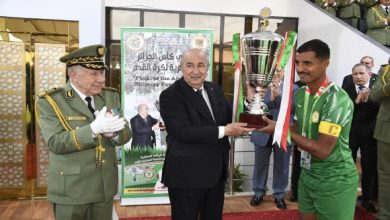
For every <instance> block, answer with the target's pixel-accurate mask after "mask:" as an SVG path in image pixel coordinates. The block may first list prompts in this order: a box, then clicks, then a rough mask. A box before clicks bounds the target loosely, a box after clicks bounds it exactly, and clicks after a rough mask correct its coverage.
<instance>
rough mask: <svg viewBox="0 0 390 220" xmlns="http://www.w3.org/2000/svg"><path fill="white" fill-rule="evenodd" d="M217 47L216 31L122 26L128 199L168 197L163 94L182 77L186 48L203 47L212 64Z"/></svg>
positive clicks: (124, 177) (124, 184) (124, 169)
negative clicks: (129, 133)
mask: <svg viewBox="0 0 390 220" xmlns="http://www.w3.org/2000/svg"><path fill="white" fill-rule="evenodd" d="M212 47H213V32H212V30H198V29H165V28H139V27H137V28H121V56H122V60H121V64H122V75H121V87H122V89H121V91H122V105H123V110H124V115H125V118H126V119H127V120H128V121H129V122H130V126H131V129H132V131H133V138H132V139H131V140H130V142H129V143H127V144H126V145H125V146H123V149H122V151H121V162H122V182H121V183H122V187H121V188H122V190H121V192H122V193H121V194H122V198H145V197H158V196H167V192H168V191H167V189H166V188H165V187H164V186H163V185H162V184H161V182H160V180H161V170H162V165H163V162H164V157H165V150H166V148H167V146H166V142H165V137H166V136H167V132H166V130H165V126H164V122H163V121H162V119H161V117H160V112H159V96H160V93H161V92H162V91H163V90H164V89H166V88H167V87H168V86H170V85H171V84H172V83H173V82H175V81H176V80H178V79H180V78H181V77H182V73H181V71H180V67H179V66H180V60H181V57H182V54H183V53H184V52H185V51H186V50H188V49H190V48H200V49H202V50H204V51H205V52H206V54H207V55H208V57H209V62H210V63H212V52H213V49H212ZM211 79H212V69H211V66H210V68H209V75H208V77H207V80H210V81H211Z"/></svg>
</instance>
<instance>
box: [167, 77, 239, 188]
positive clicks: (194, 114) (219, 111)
mask: <svg viewBox="0 0 390 220" xmlns="http://www.w3.org/2000/svg"><path fill="white" fill-rule="evenodd" d="M204 89H205V90H206V92H207V94H208V97H209V99H210V103H211V107H212V109H213V114H214V117H215V122H214V120H213V118H212V115H211V113H210V111H209V109H208V107H207V105H206V103H205V102H204V100H203V98H202V97H201V96H199V95H197V94H196V93H195V92H194V90H193V88H191V87H190V86H189V85H188V84H187V83H186V82H185V81H184V79H183V78H181V79H179V80H177V81H176V82H175V83H173V84H172V85H171V86H170V87H168V88H167V89H166V90H164V91H163V92H162V93H161V95H160V113H161V116H162V119H163V120H164V122H165V126H166V129H167V132H168V136H167V152H166V157H165V163H164V167H163V174H162V175H163V177H162V178H163V179H162V182H163V183H164V184H165V186H168V187H177V188H185V189H189V188H192V189H194V188H211V187H214V186H215V185H216V184H217V183H218V181H219V180H221V177H222V178H224V179H226V171H227V164H228V152H229V148H230V145H229V141H228V138H227V137H223V138H222V139H218V126H224V125H226V124H227V123H229V122H230V120H231V117H232V115H231V108H230V106H229V105H228V103H227V102H226V99H225V97H224V94H223V92H222V90H221V88H220V87H219V86H218V85H216V84H214V83H210V82H204ZM221 175H222V176H221Z"/></svg>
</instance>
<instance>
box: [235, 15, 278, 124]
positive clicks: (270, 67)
mask: <svg viewBox="0 0 390 220" xmlns="http://www.w3.org/2000/svg"><path fill="white" fill-rule="evenodd" d="M270 15H271V9H270V8H263V9H261V11H260V17H261V20H260V24H259V29H258V30H257V31H256V32H252V33H249V34H245V35H244V36H243V37H242V39H241V55H242V58H243V64H244V66H245V76H246V79H247V80H248V81H249V84H250V86H252V87H254V88H255V91H256V93H255V96H254V98H253V100H251V102H250V103H249V106H248V111H247V112H244V113H241V114H240V120H239V121H240V122H246V123H247V124H248V127H250V128H262V127H264V126H266V125H267V123H266V122H265V121H264V120H263V119H262V116H263V115H266V116H267V117H269V118H272V116H271V115H269V110H268V107H267V105H266V104H265V103H264V101H263V97H262V95H260V91H261V90H262V89H263V90H267V89H268V85H269V84H270V83H271V81H272V78H273V76H274V73H275V69H276V62H277V59H278V57H279V53H280V47H281V45H282V43H283V40H284V39H283V37H282V36H281V35H279V34H276V33H273V32H270V31H267V26H268V24H269V20H268V18H269V17H270Z"/></svg>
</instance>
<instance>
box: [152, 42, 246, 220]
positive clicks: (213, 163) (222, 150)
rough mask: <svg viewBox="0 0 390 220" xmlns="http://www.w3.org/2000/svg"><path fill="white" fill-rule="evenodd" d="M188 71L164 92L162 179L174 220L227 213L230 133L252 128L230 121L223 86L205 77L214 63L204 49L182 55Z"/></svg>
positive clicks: (215, 219) (210, 219) (219, 216)
mask: <svg viewBox="0 0 390 220" xmlns="http://www.w3.org/2000/svg"><path fill="white" fill-rule="evenodd" d="M180 69H181V71H182V73H183V77H182V78H181V79H179V80H177V81H176V82H175V83H173V84H172V85H171V86H170V87H168V88H167V89H166V90H164V91H163V92H162V93H161V95H160V113H161V116H162V119H163V121H164V122H165V127H166V130H167V133H168V135H167V152H166V156H165V163H164V167H163V174H162V175H163V177H162V182H163V183H164V185H165V186H167V187H168V194H169V199H170V201H171V214H172V219H173V220H196V219H198V217H199V216H200V219H208V220H219V219H222V209H223V203H224V188H225V182H226V176H227V165H228V162H229V161H228V152H229V148H230V145H229V141H228V136H238V135H242V134H246V133H248V132H250V131H252V130H253V129H249V128H246V127H244V126H246V123H231V124H228V123H229V121H230V120H231V117H232V115H231V110H230V106H229V104H228V103H227V102H226V99H225V97H224V94H223V92H222V90H221V88H220V87H219V86H218V85H216V84H214V83H211V82H206V81H205V79H206V76H207V70H208V69H209V64H208V62H207V56H206V54H205V53H204V52H203V51H202V50H200V49H196V48H193V49H190V50H188V51H186V52H185V53H184V54H183V56H182V59H181V64H180Z"/></svg>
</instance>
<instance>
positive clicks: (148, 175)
mask: <svg viewBox="0 0 390 220" xmlns="http://www.w3.org/2000/svg"><path fill="white" fill-rule="evenodd" d="M144 177H145V178H146V179H149V180H151V179H153V177H154V172H153V170H151V169H147V170H145V172H144Z"/></svg>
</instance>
